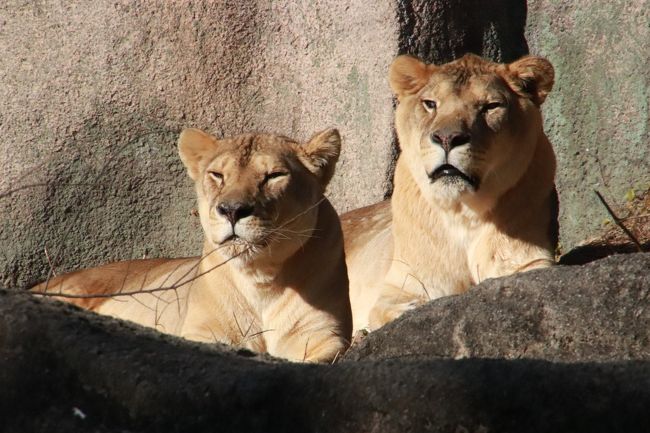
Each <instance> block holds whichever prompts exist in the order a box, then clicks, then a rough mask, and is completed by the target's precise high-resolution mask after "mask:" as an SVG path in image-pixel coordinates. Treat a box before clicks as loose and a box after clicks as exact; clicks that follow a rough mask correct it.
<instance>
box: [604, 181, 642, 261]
mask: <svg viewBox="0 0 650 433" xmlns="http://www.w3.org/2000/svg"><path fill="white" fill-rule="evenodd" d="M594 192H595V193H596V195H597V196H598V199H599V200H600V202H601V203H602V204H603V206H605V209H607V212H608V213H609V215H610V216H611V217H612V219H613V220H614V222H615V223H616V225H617V226H619V227H620V228H621V230H623V232H625V234H626V235H627V236H628V237H629V238H630V239H631V240H632V242H634V245H636V249H637V250H638V251H639V252H643V247H642V246H641V243H640V242H639V240H638V239H637V238H636V237H635V236H634V235H633V234H632V232H631V231H629V230H628V229H627V227H625V225H623V222H622V221H621V219H620V218H619V217H618V216H616V214H615V213H614V211H613V210H612V208H611V207H609V205H608V204H607V202H606V201H605V199H604V198H603V196H602V195H601V194H600V193H599V192H598V191H595V190H594Z"/></svg>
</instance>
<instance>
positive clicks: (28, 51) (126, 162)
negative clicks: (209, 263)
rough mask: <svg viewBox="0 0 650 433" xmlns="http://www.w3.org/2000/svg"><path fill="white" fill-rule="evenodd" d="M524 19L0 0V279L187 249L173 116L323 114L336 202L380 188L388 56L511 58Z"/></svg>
mask: <svg viewBox="0 0 650 433" xmlns="http://www.w3.org/2000/svg"><path fill="white" fill-rule="evenodd" d="M524 19H525V2H524V1H523V0H499V1H495V2H493V4H492V5H491V7H490V8H489V10H487V9H486V8H485V7H483V6H482V3H481V2H480V1H477V0H462V1H454V2H451V1H448V0H435V1H424V0H408V1H407V0H382V1H376V2H348V1H343V0H319V1H312V2H306V1H298V0H286V1H280V2H268V1H262V0H259V1H246V2H235V3H229V2H213V1H207V0H194V1H173V2H172V1H163V0H158V1H141V2H131V1H109V0H98V1H95V2H92V4H91V3H88V2H84V1H80V0H68V1H63V0H45V1H39V2H25V1H18V0H8V1H4V2H1V3H0V52H2V53H3V55H2V57H0V83H2V85H0V140H1V142H0V169H1V170H2V173H3V176H2V177H1V178H0V284H4V285H7V286H10V287H16V286H23V285H26V284H29V283H32V282H35V281H38V280H41V279H44V278H45V277H46V276H47V273H48V269H49V263H48V261H49V262H51V263H52V264H53V265H54V267H55V269H56V270H57V271H58V272H62V271H65V270H71V269H75V268H78V267H85V266H92V265H97V264H100V263H104V262H108V261H112V260H117V259H125V258H138V257H143V256H145V255H146V256H149V257H160V256H182V255H192V254H196V253H197V252H198V251H199V248H200V240H201V232H200V226H199V224H198V220H197V219H196V218H195V217H193V216H191V215H190V212H191V210H192V208H193V205H194V193H193V189H192V187H191V184H190V182H189V180H188V179H187V176H185V173H184V171H183V167H182V165H181V163H180V161H179V160H178V157H177V154H176V148H175V141H176V137H177V134H178V132H179V131H180V130H181V129H182V128H183V127H187V126H193V127H199V128H203V129H206V130H208V131H211V132H213V133H214V134H216V135H218V136H222V135H232V134H238V133H241V132H245V131H251V130H257V131H267V132H277V133H282V134H286V135H290V136H293V137H296V138H298V139H306V138H308V137H309V136H310V135H311V134H312V133H314V132H315V131H317V130H320V129H323V128H326V127H331V126H336V127H338V128H339V129H340V131H341V134H342V136H343V140H344V146H343V155H342V157H341V160H340V162H339V166H338V172H337V175H336V176H335V178H334V180H333V182H332V184H331V186H330V189H329V196H330V197H331V199H332V201H333V202H334V205H335V206H336V207H337V209H338V210H339V211H345V210H348V209H351V208H356V207H359V206H362V205H365V204H369V203H372V202H375V201H378V200H380V199H381V198H383V197H384V195H385V194H387V193H389V192H390V181H389V179H390V169H389V167H390V165H391V162H392V161H393V160H394V156H395V147H394V146H395V143H394V133H393V128H392V112H393V99H392V95H391V93H390V89H389V86H388V82H387V69H388V66H389V64H390V62H391V60H392V59H393V57H394V56H395V55H396V54H397V53H399V52H410V53H415V54H418V55H421V56H423V57H424V58H426V59H428V60H431V61H437V62H443V61H447V60H451V59H452V58H454V57H456V56H459V55H462V54H463V53H465V52H467V51H474V52H477V53H482V54H484V55H486V56H488V57H492V58H495V59H505V60H508V59H511V58H514V57H517V56H518V55H520V54H523V53H524V52H525V47H526V46H525V41H524V39H523V27H524ZM46 252H47V253H46ZM48 257H49V259H48Z"/></svg>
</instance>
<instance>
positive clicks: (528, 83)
mask: <svg viewBox="0 0 650 433" xmlns="http://www.w3.org/2000/svg"><path fill="white" fill-rule="evenodd" d="M508 71H509V72H510V79H509V80H508V81H509V82H510V85H511V86H513V89H514V90H515V91H516V92H517V93H519V94H521V95H522V96H528V97H530V98H531V99H532V100H533V102H534V103H535V104H536V105H538V106H539V105H542V104H543V103H544V101H545V100H546V96H547V95H548V94H549V92H550V91H551V89H552V88H553V82H554V80H555V72H554V71H553V65H551V62H549V61H548V60H546V59H543V58H541V57H535V56H526V57H522V58H521V59H519V60H517V61H515V62H513V63H510V64H509V65H508Z"/></svg>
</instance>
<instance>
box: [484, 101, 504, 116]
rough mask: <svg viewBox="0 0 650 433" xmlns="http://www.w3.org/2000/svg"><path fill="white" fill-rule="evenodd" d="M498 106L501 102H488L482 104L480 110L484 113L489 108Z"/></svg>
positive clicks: (501, 105)
mask: <svg viewBox="0 0 650 433" xmlns="http://www.w3.org/2000/svg"><path fill="white" fill-rule="evenodd" d="M499 107H503V104H502V103H501V102H488V103H487V104H485V105H484V106H483V109H482V111H483V112H484V113H486V112H488V111H490V110H494V109H495V108H499Z"/></svg>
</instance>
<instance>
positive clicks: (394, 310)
mask: <svg viewBox="0 0 650 433" xmlns="http://www.w3.org/2000/svg"><path fill="white" fill-rule="evenodd" d="M424 302H425V301H424V300H422V299H419V298H418V299H412V300H410V301H408V302H402V303H399V304H389V305H386V303H382V304H378V305H376V306H375V308H374V309H373V310H372V311H371V312H370V327H371V328H372V329H377V328H379V327H381V326H383V325H385V324H386V323H389V322H392V321H393V320H395V319H397V318H398V317H400V316H401V315H402V314H404V313H406V312H407V311H410V310H413V309H415V308H417V307H419V306H420V305H422V304H424Z"/></svg>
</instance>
